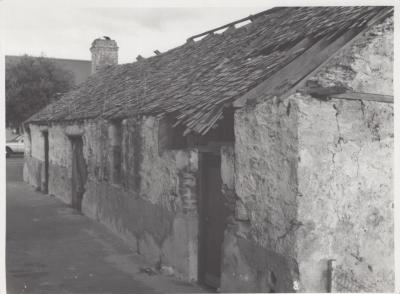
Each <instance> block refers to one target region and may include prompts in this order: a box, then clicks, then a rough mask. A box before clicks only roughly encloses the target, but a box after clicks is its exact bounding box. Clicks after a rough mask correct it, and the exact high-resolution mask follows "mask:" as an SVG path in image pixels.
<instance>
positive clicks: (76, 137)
mask: <svg viewBox="0 0 400 294" xmlns="http://www.w3.org/2000/svg"><path fill="white" fill-rule="evenodd" d="M68 139H69V142H70V144H71V158H70V159H71V161H73V157H74V149H73V145H74V143H73V141H74V140H81V142H82V148H83V134H73V135H68ZM82 152H83V149H82ZM71 164H72V165H73V162H71ZM71 172H72V174H71V206H72V207H73V205H74V203H73V202H74V199H73V197H74V195H73V189H74V187H73V184H72V181H73V172H74V169H73V167H72V171H71ZM80 200H81V201H82V199H80ZM73 208H75V209H77V210H78V211H79V212H81V211H82V202H81V203H80V205H79V207H73Z"/></svg>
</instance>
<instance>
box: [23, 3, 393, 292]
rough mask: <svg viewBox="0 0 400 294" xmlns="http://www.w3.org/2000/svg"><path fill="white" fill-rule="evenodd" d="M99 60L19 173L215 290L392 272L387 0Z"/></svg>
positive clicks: (30, 134)
mask: <svg viewBox="0 0 400 294" xmlns="http://www.w3.org/2000/svg"><path fill="white" fill-rule="evenodd" d="M91 52H92V62H93V64H92V70H93V74H92V75H91V76H90V77H89V78H88V79H87V80H86V81H85V82H84V83H82V84H81V85H80V86H78V87H76V88H75V89H73V90H72V91H70V92H69V93H67V94H65V95H64V96H63V98H62V99H60V100H58V101H57V102H54V103H52V104H50V105H49V106H47V107H46V108H44V109H43V110H42V111H40V112H39V113H37V114H35V115H34V116H32V117H31V118H30V119H29V120H28V121H27V122H26V123H25V127H26V133H25V135H26V142H27V144H26V152H25V165H24V180H25V181H26V182H28V183H30V184H32V185H33V186H35V187H36V188H37V189H39V190H41V191H43V192H44V193H49V194H52V195H55V196H56V197H58V198H60V199H61V200H62V201H64V202H65V203H68V204H71V205H72V206H73V207H74V208H76V209H77V210H79V211H81V212H82V213H83V214H85V215H87V216H89V217H91V218H93V219H95V220H97V221H99V222H100V223H102V224H104V225H105V226H107V227H108V228H109V229H110V230H111V231H113V232H114V233H115V234H116V235H118V236H119V237H121V238H123V239H124V240H125V241H126V243H127V244H128V245H129V246H130V247H131V248H132V250H134V251H136V252H137V253H138V254H141V255H143V256H144V257H145V258H146V259H147V260H148V262H149V264H152V265H154V266H155V265H157V266H170V267H172V268H173V269H174V272H175V275H177V276H179V277H181V278H182V279H185V280H192V281H199V282H200V283H203V284H206V285H209V286H211V287H213V288H216V289H219V291H221V292H259V291H261V292H295V291H300V292H326V291H332V292H335V291H344V292H353V291H360V292H361V291H378V292H389V291H393V290H394V241H393V239H394V236H393V189H392V186H393V8H392V7H289V8H273V9H270V10H267V11H264V12H261V13H259V14H256V15H252V16H250V17H248V18H245V19H242V20H238V21H237V22H233V23H230V24H227V25H225V26H222V27H219V28H216V29H214V30H211V31H208V32H205V33H203V34H199V35H196V36H193V37H191V38H189V39H188V40H187V42H186V43H185V44H183V45H182V46H179V47H177V48H174V49H171V50H169V51H167V52H164V53H161V52H159V51H157V53H156V55H155V56H152V57H149V58H143V57H140V56H139V57H138V58H137V61H136V62H134V63H129V64H121V65H118V64H117V63H118V55H117V52H118V47H117V44H116V42H115V41H114V40H111V39H109V38H104V39H96V40H95V41H94V42H93V44H92V48H91Z"/></svg>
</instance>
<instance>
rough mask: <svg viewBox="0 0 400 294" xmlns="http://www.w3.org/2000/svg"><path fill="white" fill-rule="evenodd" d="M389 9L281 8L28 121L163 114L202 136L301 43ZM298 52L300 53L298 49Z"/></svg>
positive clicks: (115, 76) (116, 73)
mask: <svg viewBox="0 0 400 294" xmlns="http://www.w3.org/2000/svg"><path fill="white" fill-rule="evenodd" d="M392 11H393V8H392V7H286V8H274V9H271V10H267V11H265V12H264V13H263V14H261V15H260V14H259V15H258V16H257V17H255V18H253V21H252V22H251V23H249V24H247V25H245V26H242V27H240V28H234V27H230V28H228V29H227V30H226V31H224V32H222V33H220V34H212V33H211V34H208V35H207V36H206V37H205V38H203V39H201V40H199V41H189V42H187V43H186V44H184V45H182V46H179V47H177V48H174V49H172V50H170V51H168V52H165V53H163V54H160V55H157V56H153V57H150V58H147V59H145V60H141V61H138V62H134V63H130V64H123V65H116V66H109V67H106V68H105V69H104V70H100V71H99V72H97V73H96V74H94V75H92V76H91V77H89V78H88V80H87V81H86V82H85V83H83V84H81V85H80V86H79V87H77V88H76V89H74V90H72V91H71V92H69V93H67V94H66V95H65V96H64V97H63V98H62V99H60V100H59V101H57V102H55V103H53V104H51V105H49V106H47V107H46V108H45V109H43V110H42V111H40V112H39V113H37V114H35V115H34V116H32V117H31V118H30V119H29V120H28V121H30V122H40V121H42V122H43V121H60V120H76V119H84V118H94V117H99V116H102V117H104V118H122V117H129V116H134V115H137V114H150V113H151V114H155V115H164V114H170V115H172V116H173V117H175V119H176V120H177V123H180V124H183V125H185V126H186V127H187V128H188V129H189V130H193V131H196V132H198V133H205V132H207V131H208V130H209V129H210V127H212V126H213V125H214V124H215V123H216V122H217V121H218V119H220V118H221V117H222V115H223V109H224V107H226V106H227V105H228V104H230V103H231V102H233V101H234V100H235V99H237V98H239V97H241V96H242V95H244V94H245V93H246V92H248V91H249V90H250V89H252V88H254V87H255V86H257V85H258V84H260V83H261V82H262V81H264V80H266V79H267V78H269V77H270V76H272V75H273V74H274V73H276V72H277V71H278V70H279V69H281V68H282V67H284V66H285V65H287V64H288V63H289V62H291V61H292V60H294V59H295V58H296V57H298V56H299V55H301V54H302V53H303V52H304V51H305V50H306V49H307V48H308V47H307V48H305V47H304V48H299V49H298V50H290V49H291V48H293V47H294V46H295V45H296V44H299V42H301V41H302V40H304V39H305V38H308V40H311V42H308V43H307V44H308V45H307V46H311V45H312V44H314V43H315V42H317V41H318V40H320V39H321V38H322V37H326V36H331V37H332V39H334V38H337V37H339V36H340V35H341V34H343V33H344V32H346V31H348V30H349V29H352V28H360V29H361V28H364V27H365V26H366V25H367V23H368V21H370V20H371V19H372V18H374V17H376V16H377V15H381V14H383V13H388V12H389V13H392ZM300 47H301V46H300Z"/></svg>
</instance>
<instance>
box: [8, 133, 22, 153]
mask: <svg viewBox="0 0 400 294" xmlns="http://www.w3.org/2000/svg"><path fill="white" fill-rule="evenodd" d="M24 151H25V145H24V136H23V135H19V136H17V137H15V138H14V139H11V140H9V141H7V142H6V157H9V156H10V155H11V154H14V153H24Z"/></svg>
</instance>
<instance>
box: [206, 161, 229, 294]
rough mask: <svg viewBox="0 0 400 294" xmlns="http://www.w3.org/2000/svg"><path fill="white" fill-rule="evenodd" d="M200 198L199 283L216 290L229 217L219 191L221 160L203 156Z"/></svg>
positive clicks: (219, 277)
mask: <svg viewBox="0 0 400 294" xmlns="http://www.w3.org/2000/svg"><path fill="white" fill-rule="evenodd" d="M202 158H203V160H202V176H201V177H202V188H201V190H202V191H201V199H200V244H199V247H200V248H199V282H200V283H203V284H205V285H207V286H210V287H212V288H215V289H217V288H218V287H219V286H220V280H221V263H222V243H223V241H224V231H225V228H226V219H227V217H228V215H229V210H228V207H227V206H226V204H225V201H224V197H223V195H222V192H221V184H222V180H221V158H220V156H219V155H213V154H208V153H203V155H202Z"/></svg>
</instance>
